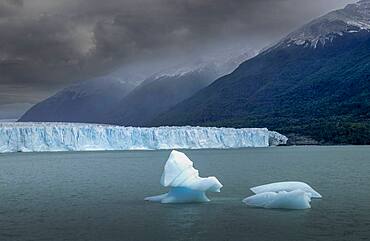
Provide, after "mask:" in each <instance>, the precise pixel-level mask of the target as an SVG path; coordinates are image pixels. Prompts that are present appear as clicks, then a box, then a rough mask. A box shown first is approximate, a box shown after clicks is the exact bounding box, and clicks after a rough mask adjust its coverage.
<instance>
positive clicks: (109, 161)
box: [0, 146, 370, 241]
mask: <svg viewBox="0 0 370 241" xmlns="http://www.w3.org/2000/svg"><path fill="white" fill-rule="evenodd" d="M184 152H185V153H186V154H187V155H188V156H189V157H190V158H191V159H192V160H193V161H194V163H195V167H196V168H198V169H199V170H200V174H201V176H208V175H215V176H217V177H218V179H219V180H220V181H221V182H222V183H223V184H224V188H223V189H222V191H221V193H216V194H211V195H209V197H210V198H211V199H212V202H210V203H207V204H180V205H175V204H170V205H163V204H156V203H148V202H145V201H143V199H144V197H146V196H150V195H156V194H161V193H163V192H165V191H166V189H164V188H162V187H161V186H160V184H159V179H160V176H161V173H162V169H163V165H164V163H165V161H166V159H167V157H168V155H169V151H133V152H79V153H77V152H75V153H72V152H71V153H13V154H2V155H0V240H1V241H13V240H16V241H20V240H21V241H23V240H37V241H43V240H45V241H54V240H57V241H59V240H71V241H72V240H73V241H80V240H86V241H87V240H88V241H94V240H99V241H116V240H117V241H118V240H125V241H147V240H148V241H181V240H186V241H188V240H194V241H203V240H204V241H205V240H212V241H241V240H250V241H262V240H263V241H280V240H292V241H304V240H312V241H320V240H328V241H341V240H348V241H356V240H369V239H370V147H369V146H359V147H353V146H340V147H339V146H338V147H315V146H311V147H278V148H260V149H254V148H250V149H240V150H186V151H184ZM284 180H299V181H304V182H307V183H309V184H311V185H312V186H313V187H314V188H315V189H316V190H317V191H319V192H320V193H321V194H322V195H323V197H324V198H323V199H322V200H313V201H312V209H308V210H304V211H297V210H296V211H287V210H267V209H254V208H248V207H246V206H245V205H244V204H243V203H242V202H241V200H242V199H243V198H244V197H246V196H249V195H252V193H251V192H250V191H249V188H250V187H252V186H255V185H260V184H265V183H269V182H275V181H284Z"/></svg>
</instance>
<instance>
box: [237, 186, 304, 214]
mask: <svg viewBox="0 0 370 241" xmlns="http://www.w3.org/2000/svg"><path fill="white" fill-rule="evenodd" d="M243 202H244V203H245V204H247V205H248V206H251V207H260V208H280V209H307V208H311V205H310V202H311V197H310V195H309V194H308V193H306V192H304V191H302V190H294V191H290V192H286V191H281V192H263V193H259V194H256V195H254V196H251V197H247V198H245V199H244V200H243Z"/></svg>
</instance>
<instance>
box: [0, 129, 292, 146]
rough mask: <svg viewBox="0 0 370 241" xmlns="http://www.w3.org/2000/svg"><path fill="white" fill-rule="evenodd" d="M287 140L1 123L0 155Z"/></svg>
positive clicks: (233, 132) (241, 133)
mask: <svg viewBox="0 0 370 241" xmlns="http://www.w3.org/2000/svg"><path fill="white" fill-rule="evenodd" d="M284 142H285V143H286V137H285V136H283V135H280V134H278V133H275V132H274V133H272V132H270V131H269V130H268V129H266V128H242V129H233V128H215V127H190V126H183V127H153V128H140V127H123V126H114V125H101V124H79V123H48V122H38V123H36V122H15V123H14V122H9V123H6V122H4V123H0V153H4V152H51V151H103V150H159V149H163V150H168V149H205V148H207V149H215V148H217V149H227V148H244V147H267V146H270V144H271V145H274V144H277V143H284Z"/></svg>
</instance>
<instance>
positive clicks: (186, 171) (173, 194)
mask: <svg viewBox="0 0 370 241" xmlns="http://www.w3.org/2000/svg"><path fill="white" fill-rule="evenodd" d="M161 184H162V185H163V186H164V187H170V188H171V189H170V191H169V192H168V193H166V194H163V195H158V196H153V197H147V198H145V200H147V201H152V202H161V203H190V202H209V201H210V200H209V199H208V197H207V196H206V194H205V193H206V192H207V191H209V192H220V190H221V188H222V184H221V183H220V182H219V181H218V179H217V178H216V177H207V178H202V177H199V172H198V170H197V169H195V168H194V167H193V162H192V161H191V160H190V159H189V158H188V157H187V156H186V155H185V154H184V153H182V152H179V151H172V152H171V154H170V156H169V158H168V160H167V162H166V164H165V166H164V170H163V173H162V177H161Z"/></svg>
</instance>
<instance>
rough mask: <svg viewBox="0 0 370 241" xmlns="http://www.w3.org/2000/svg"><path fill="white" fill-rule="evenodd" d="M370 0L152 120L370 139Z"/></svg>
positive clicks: (337, 139) (328, 139)
mask: <svg viewBox="0 0 370 241" xmlns="http://www.w3.org/2000/svg"><path fill="white" fill-rule="evenodd" d="M369 29H370V1H360V2H359V3H357V4H351V5H348V6H347V7H346V8H345V9H342V10H338V11H334V12H332V13H329V14H328V15H325V16H323V17H321V18H319V19H317V20H314V21H313V22H311V23H309V24H307V25H305V26H304V27H303V28H301V29H299V30H297V31H296V32H294V33H292V34H290V35H289V36H288V37H287V38H285V39H283V40H282V41H281V42H279V43H278V44H277V45H275V46H273V47H272V48H270V49H268V50H266V51H265V52H263V53H261V54H259V55H258V56H256V57H255V58H252V59H250V60H247V61H246V62H244V63H243V64H242V65H240V67H239V68H237V69H236V70H235V71H234V72H233V73H231V74H229V75H226V76H224V77H222V78H220V79H218V80H217V81H215V82H214V83H213V84H212V85H210V86H209V87H207V88H205V89H203V90H201V91H200V92H198V93H197V94H196V95H194V96H193V97H192V98H190V99H188V100H185V101H184V102H182V103H180V104H178V105H177V106H175V107H174V108H172V109H171V110H170V111H168V112H166V113H164V114H162V115H161V116H160V117H158V118H156V119H155V120H154V121H152V123H151V124H152V125H154V126H155V125H200V126H226V127H267V128H269V129H273V130H276V131H279V132H280V133H282V134H285V135H288V136H290V137H291V140H293V142H294V139H296V137H297V136H298V138H300V137H302V136H304V137H308V138H309V139H313V140H314V143H351V144H370V32H369Z"/></svg>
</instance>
